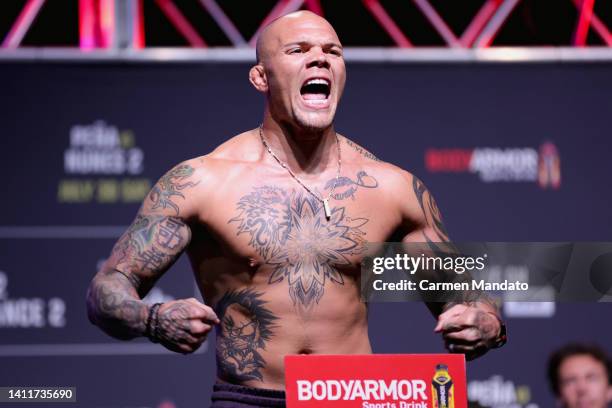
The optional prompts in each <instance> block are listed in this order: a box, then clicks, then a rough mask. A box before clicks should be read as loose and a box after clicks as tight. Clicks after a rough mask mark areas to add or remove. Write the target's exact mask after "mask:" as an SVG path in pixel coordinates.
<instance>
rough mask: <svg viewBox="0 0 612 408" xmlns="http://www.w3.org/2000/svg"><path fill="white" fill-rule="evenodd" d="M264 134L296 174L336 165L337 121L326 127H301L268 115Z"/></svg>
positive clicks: (264, 124)
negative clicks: (287, 123) (316, 128)
mask: <svg viewBox="0 0 612 408" xmlns="http://www.w3.org/2000/svg"><path fill="white" fill-rule="evenodd" d="M262 130H263V137H264V139H265V141H266V142H267V144H268V145H269V146H270V148H271V149H272V151H273V152H274V154H275V155H276V156H277V157H278V159H279V160H280V161H282V162H284V163H286V164H287V166H289V167H290V168H291V169H292V170H293V172H294V173H296V174H300V173H302V174H318V173H322V172H324V171H325V170H326V169H328V168H330V167H332V168H336V165H337V162H338V152H337V148H336V131H335V130H334V127H333V125H332V126H330V127H328V128H326V129H323V130H312V129H300V128H296V127H292V126H288V125H285V124H282V123H279V122H276V121H275V120H274V119H272V118H271V117H266V118H265V119H264V122H263V127H262Z"/></svg>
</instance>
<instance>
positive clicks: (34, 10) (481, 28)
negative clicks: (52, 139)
mask: <svg viewBox="0 0 612 408" xmlns="http://www.w3.org/2000/svg"><path fill="white" fill-rule="evenodd" d="M46 1H47V0H24V5H23V8H22V9H21V12H20V13H19V14H18V16H17V17H16V19H15V20H14V22H13V23H12V26H11V28H10V30H9V31H8V33H7V34H6V36H5V38H4V39H3V41H2V44H1V48H0V54H2V53H3V52H6V51H8V50H15V49H18V48H20V46H21V44H22V40H23V38H24V36H25V35H26V33H27V32H28V30H29V28H30V26H31V25H32V23H33V22H34V20H35V19H36V17H37V15H38V14H39V12H40V10H41V8H42V7H43V5H44V4H45V2H46ZM145 1H147V2H149V1H150V2H153V3H154V4H155V6H156V7H157V8H158V9H159V10H160V11H161V12H162V13H163V15H164V16H165V18H166V19H167V20H168V21H169V22H170V23H171V25H172V26H173V27H174V28H175V29H176V31H177V32H178V33H180V35H181V36H182V37H183V38H184V40H185V42H186V43H187V44H188V45H189V46H190V47H191V48H197V49H205V48H209V42H208V41H207V38H205V37H204V36H203V35H202V34H201V32H200V31H198V30H197V29H196V28H195V27H194V25H193V23H192V22H191V21H190V19H189V18H187V16H185V14H184V13H183V12H182V11H181V9H180V8H179V7H177V5H176V4H175V0H78V6H79V19H78V21H79V47H78V50H80V51H91V50H106V51H110V52H113V51H117V50H124V51H129V52H130V55H133V54H134V52H137V51H141V50H144V49H145V48H147V44H146V41H145V29H144V23H145V21H144V12H143V2H145ZM193 1H194V2H196V3H199V5H200V6H201V11H202V12H205V13H207V14H208V15H209V16H210V17H212V19H213V20H214V22H215V24H216V25H217V26H218V28H219V29H220V30H221V31H222V32H223V34H224V35H225V36H226V37H227V39H228V40H229V41H230V43H231V45H232V49H234V51H235V53H234V54H235V55H238V56H240V55H246V54H244V50H245V49H252V47H253V46H254V44H255V41H256V39H257V36H258V35H259V33H260V32H261V30H262V29H263V27H265V26H266V25H267V24H268V23H269V22H270V21H272V20H273V19H275V18H277V17H279V16H282V15H284V14H286V13H290V12H292V11H296V10H299V9H307V10H310V11H312V12H314V13H316V14H319V15H322V16H325V14H324V8H323V7H322V5H321V0H277V1H276V3H275V4H274V6H273V7H272V8H271V9H270V10H269V12H268V13H267V14H266V15H265V17H264V18H263V19H262V20H261V21H259V22H258V28H257V29H256V31H255V32H254V34H253V35H252V36H250V37H249V38H245V36H243V34H242V32H244V30H239V28H240V26H239V24H240V22H238V21H234V20H232V19H231V18H230V17H229V16H228V14H227V13H226V12H225V11H224V9H223V8H222V7H221V6H220V5H219V3H218V2H217V0H193ZM352 1H355V2H358V3H360V6H361V7H363V8H364V9H365V10H367V12H368V13H369V14H370V15H371V16H372V17H373V19H372V21H374V22H375V23H376V24H378V25H379V28H381V29H382V30H384V32H385V33H386V34H387V35H388V36H389V38H391V39H392V41H393V43H394V45H395V47H391V48H398V49H405V48H408V49H413V50H417V49H418V48H419V46H418V44H415V43H414V42H413V41H412V40H411V39H410V38H409V36H408V35H407V34H406V33H405V32H404V31H402V29H401V28H400V25H398V23H397V22H398V21H399V20H400V19H401V18H402V16H401V15H391V14H390V13H389V12H388V11H387V10H386V8H385V6H384V4H383V3H381V1H380V0H352ZM397 1H405V2H412V4H413V5H414V6H416V8H418V10H419V12H420V13H422V16H423V17H424V18H425V19H426V21H427V23H428V24H430V26H431V27H432V28H433V29H434V30H435V32H437V33H438V34H439V35H440V37H441V38H442V39H443V40H444V44H445V46H444V47H441V48H442V49H447V50H446V51H447V52H451V53H452V52H454V53H455V54H454V55H464V54H465V53H464V54H461V53H459V54H457V51H461V50H467V49H472V50H474V49H475V50H480V49H485V48H488V47H491V46H494V45H495V43H494V41H495V38H496V36H497V34H498V33H499V31H500V29H501V28H502V26H503V25H504V24H505V23H506V22H507V20H508V17H509V15H510V14H511V13H512V11H513V10H514V9H515V8H516V6H517V4H519V3H520V2H521V1H522V0H483V3H482V6H481V7H480V9H478V10H477V12H476V13H475V14H474V15H473V16H472V17H471V20H470V22H469V24H468V25H467V26H466V28H465V29H464V30H463V32H461V33H457V32H455V31H453V29H451V27H450V25H449V24H448V22H447V21H445V19H444V18H443V17H442V16H441V14H440V13H439V12H438V11H437V10H436V8H435V7H434V6H433V5H432V3H431V0H397ZM556 1H559V2H561V1H566V2H570V3H572V4H573V6H574V7H575V8H576V10H577V14H576V15H577V19H576V21H575V24H574V32H573V33H572V36H571V38H572V41H571V44H567V46H568V47H586V48H590V47H587V36H588V34H589V32H592V33H595V34H596V35H597V36H598V37H599V38H600V39H601V42H602V43H603V44H604V45H605V46H606V47H612V34H611V33H610V29H609V28H608V26H607V24H606V22H605V21H604V20H602V19H600V18H599V17H598V15H597V14H596V13H595V12H594V6H595V0H556ZM332 23H333V20H332ZM75 48H76V47H75ZM210 48H211V50H212V49H213V48H215V47H210ZM3 49H4V51H3ZM224 53H226V54H227V55H230V54H231V51H224ZM213 54H214V53H213ZM370 54H372V53H370ZM248 55H250V53H248ZM356 55H365V54H363V53H362V54H359V53H357V54H356ZM391 55H395V54H391ZM606 55H608V53H606ZM230 59H231V57H230ZM238 59H240V57H238Z"/></svg>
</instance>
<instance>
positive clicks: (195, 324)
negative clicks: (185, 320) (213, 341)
mask: <svg viewBox="0 0 612 408" xmlns="http://www.w3.org/2000/svg"><path fill="white" fill-rule="evenodd" d="M190 329H191V330H190V331H191V334H192V335H195V336H201V335H206V334H208V333H209V332H210V331H211V329H212V326H211V325H209V324H206V323H202V322H201V321H200V320H192V321H191V325H190Z"/></svg>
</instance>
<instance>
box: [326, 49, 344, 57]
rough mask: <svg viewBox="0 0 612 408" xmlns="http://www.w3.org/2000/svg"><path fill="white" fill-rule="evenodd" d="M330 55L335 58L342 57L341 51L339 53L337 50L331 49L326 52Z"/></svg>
mask: <svg viewBox="0 0 612 408" xmlns="http://www.w3.org/2000/svg"><path fill="white" fill-rule="evenodd" d="M328 52H329V53H330V54H332V55H335V56H336V57H341V56H342V51H340V50H339V49H337V48H332V49H330V50H329V51H328Z"/></svg>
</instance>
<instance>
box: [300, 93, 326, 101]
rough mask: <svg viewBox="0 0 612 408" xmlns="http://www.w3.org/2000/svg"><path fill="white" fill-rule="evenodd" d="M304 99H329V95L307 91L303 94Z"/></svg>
mask: <svg viewBox="0 0 612 408" xmlns="http://www.w3.org/2000/svg"><path fill="white" fill-rule="evenodd" d="M302 97H303V98H304V99H307V100H314V99H327V95H325V94H322V93H321V94H315V93H305V94H303V95H302Z"/></svg>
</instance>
